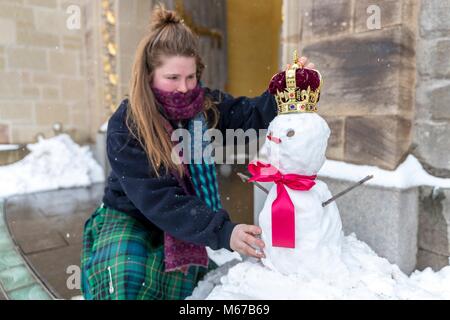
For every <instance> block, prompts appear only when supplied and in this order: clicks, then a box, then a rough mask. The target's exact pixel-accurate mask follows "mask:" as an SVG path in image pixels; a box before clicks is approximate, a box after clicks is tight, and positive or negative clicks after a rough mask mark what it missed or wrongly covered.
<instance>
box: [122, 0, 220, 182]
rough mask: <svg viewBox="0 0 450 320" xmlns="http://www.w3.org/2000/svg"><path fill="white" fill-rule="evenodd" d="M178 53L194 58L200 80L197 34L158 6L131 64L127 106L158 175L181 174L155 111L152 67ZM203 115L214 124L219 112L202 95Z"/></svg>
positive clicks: (134, 130)
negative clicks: (162, 169) (161, 173)
mask: <svg viewBox="0 0 450 320" xmlns="http://www.w3.org/2000/svg"><path fill="white" fill-rule="evenodd" d="M175 55H181V56H186V57H195V60H196V65H197V70H196V75H197V80H198V81H200V77H201V75H202V72H203V69H204V68H205V65H204V64H203V62H202V59H201V57H200V55H199V50H198V37H197V36H196V35H194V33H193V32H192V31H191V30H190V28H189V27H187V26H186V25H184V23H183V22H182V20H181V18H180V17H179V16H178V15H177V14H176V12H174V11H170V10H166V9H165V8H164V6H162V5H157V6H156V7H155V8H154V9H153V12H152V17H151V23H150V27H149V31H148V34H147V35H146V36H145V37H144V38H143V39H142V40H141V41H140V43H139V46H138V48H137V51H136V56H135V59H134V63H133V69H132V76H131V81H130V99H129V104H128V108H127V110H128V111H127V121H126V122H127V126H128V128H129V130H130V132H131V133H132V134H133V135H134V137H135V138H136V139H137V140H138V141H139V142H140V144H141V146H142V147H143V148H144V150H145V152H146V154H147V157H148V160H149V163H150V164H151V165H152V166H153V168H154V172H155V173H156V175H157V176H159V169H160V168H165V170H166V173H167V172H168V171H171V170H176V171H177V172H178V174H179V175H180V176H183V175H184V170H183V166H182V165H177V164H176V163H174V162H173V161H172V158H171V152H172V142H171V140H170V137H169V135H168V134H167V132H166V129H165V127H164V124H163V123H164V122H163V118H162V115H161V114H160V112H159V111H158V108H157V105H156V102H155V97H154V95H153V92H152V90H151V88H150V82H151V79H152V77H153V73H154V70H155V68H157V67H158V66H160V65H161V61H162V57H167V56H175ZM204 113H205V116H208V115H209V116H210V118H209V119H208V122H209V123H210V124H211V125H212V126H215V125H216V124H217V121H218V111H217V108H216V107H215V105H214V104H213V102H212V101H211V99H209V98H208V97H205V106H204Z"/></svg>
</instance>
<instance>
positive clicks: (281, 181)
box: [248, 161, 317, 248]
mask: <svg viewBox="0 0 450 320" xmlns="http://www.w3.org/2000/svg"><path fill="white" fill-rule="evenodd" d="M248 171H249V172H250V173H251V175H252V177H251V178H250V179H249V181H261V182H275V183H276V185H277V198H276V199H275V201H274V202H273V203H272V245H273V246H274V247H284V248H295V210H294V204H293V203H292V200H291V198H290V197H289V194H288V192H287V190H286V188H285V186H287V187H288V188H290V189H294V190H302V191H307V190H310V189H311V188H312V187H313V186H314V185H315V184H316V182H315V181H314V180H315V179H316V177H317V176H302V175H298V174H282V173H280V171H278V169H277V168H275V167H274V166H272V165H271V164H266V163H263V162H260V161H256V162H255V161H254V162H250V164H249V165H248Z"/></svg>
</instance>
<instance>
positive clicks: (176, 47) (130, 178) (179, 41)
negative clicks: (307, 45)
mask: <svg viewBox="0 0 450 320" xmlns="http://www.w3.org/2000/svg"><path fill="white" fill-rule="evenodd" d="M151 21H152V24H151V26H150V31H149V33H148V34H147V35H146V36H145V37H144V38H143V39H142V41H141V42H140V44H139V47H138V49H137V52H136V57H135V61H134V65H133V73H132V79H131V84H130V99H129V100H128V99H127V100H124V101H122V103H121V104H120V106H119V108H118V109H117V111H116V112H115V113H114V114H113V116H112V117H111V119H110V120H109V123H108V132H107V154H108V159H109V161H110V164H111V168H112V172H111V174H110V176H109V178H108V181H107V185H106V188H105V195H104V198H103V204H102V205H101V206H100V207H99V208H97V210H96V211H95V212H94V213H93V215H92V216H91V218H90V219H89V220H88V221H87V222H86V224H85V230H84V238H83V240H84V241H83V252H82V261H81V263H82V278H83V279H82V280H83V281H82V291H83V295H84V297H85V298H86V299H184V298H186V297H187V296H189V295H190V294H191V293H192V291H193V289H194V288H195V286H196V285H197V283H198V281H199V280H200V279H201V278H202V277H203V276H204V274H205V273H206V272H207V271H208V270H210V269H212V268H214V267H215V265H214V263H212V262H211V261H209V259H208V256H207V254H206V250H205V246H209V247H210V248H212V249H220V248H226V249H228V250H231V251H237V252H239V253H241V254H244V255H247V256H252V257H256V258H261V257H263V256H264V254H263V253H261V251H259V250H255V249H254V247H259V248H260V249H263V248H264V243H263V242H262V241H261V240H260V239H259V238H258V237H257V235H258V234H260V233H261V229H260V228H259V227H257V226H254V225H245V224H236V223H233V222H232V221H230V218H229V215H228V213H227V212H226V211H225V210H224V209H222V207H221V204H220V198H219V194H218V190H217V180H216V173H215V167H214V164H211V163H207V162H206V161H202V163H200V164H178V163H177V162H176V161H173V160H172V154H171V153H172V148H173V143H172V141H171V134H172V132H173V130H174V129H175V128H186V129H187V130H189V131H190V132H192V128H193V123H194V121H199V122H200V123H201V124H202V130H205V129H207V128H209V127H216V128H217V129H219V130H221V131H222V132H224V131H225V130H226V129H238V128H241V129H244V130H246V129H249V128H253V129H262V128H267V126H268V124H269V122H270V121H271V120H272V119H273V118H274V117H275V116H276V104H275V100H274V98H273V97H272V96H271V95H270V94H269V93H268V92H265V93H264V94H263V95H261V96H260V97H257V98H254V99H249V98H245V97H241V98H236V99H235V98H233V97H231V96H230V95H227V94H224V93H221V92H219V91H217V90H216V91H212V90H210V89H208V88H202V87H201V86H200V84H199V80H200V77H201V74H202V71H203V69H204V65H203V63H202V60H201V58H200V56H199V52H198V43H197V37H196V36H195V35H194V34H193V33H192V31H191V30H190V29H189V28H188V27H187V26H185V25H184V24H183V22H182V21H181V20H180V18H179V17H178V16H177V15H176V13H175V12H173V11H168V10H165V9H164V8H162V7H156V8H155V9H154V11H153V15H152V20H151ZM306 61H307V59H306V58H303V59H302V61H301V62H303V63H306ZM308 67H312V65H309V66H308Z"/></svg>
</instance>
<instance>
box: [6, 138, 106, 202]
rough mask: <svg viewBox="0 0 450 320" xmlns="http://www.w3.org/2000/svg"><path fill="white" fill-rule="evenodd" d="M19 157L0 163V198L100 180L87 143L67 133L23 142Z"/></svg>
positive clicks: (102, 177)
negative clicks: (24, 153) (22, 154)
mask: <svg viewBox="0 0 450 320" xmlns="http://www.w3.org/2000/svg"><path fill="white" fill-rule="evenodd" d="M27 148H28V149H29V150H30V151H31V152H30V153H29V154H28V155H27V156H26V157H25V158H23V159H22V160H20V161H18V162H16V163H13V164H11V165H7V166H0V181H3V182H4V183H2V184H0V198H1V197H8V196H11V195H16V194H24V193H32V192H38V191H45V190H54V189H59V188H71V187H85V186H89V185H91V184H93V183H96V182H103V181H104V172H103V169H102V167H101V166H100V165H99V164H98V163H97V162H96V161H95V160H94V158H93V156H92V153H91V151H90V150H89V147H88V146H83V147H81V146H79V145H78V144H76V143H75V142H74V141H73V140H72V139H71V138H70V136H69V135H67V134H61V135H58V136H56V137H53V138H49V139H40V140H39V142H37V143H35V144H29V145H27Z"/></svg>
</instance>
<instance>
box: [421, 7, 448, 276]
mask: <svg viewBox="0 0 450 320" xmlns="http://www.w3.org/2000/svg"><path fill="white" fill-rule="evenodd" d="M418 23H419V27H420V32H419V34H418V37H417V61H418V64H417V86H416V114H415V126H414V128H415V130H414V140H413V141H414V149H413V152H414V154H415V155H416V156H417V157H418V158H419V159H420V160H421V162H422V164H423V165H424V168H425V169H426V170H427V171H429V172H430V173H431V174H434V175H437V176H441V177H446V178H450V139H449V137H450V54H449V53H450V1H449V0H440V1H437V0H431V1H422V2H421V7H420V15H419V20H418ZM449 239H450V189H437V188H431V187H422V188H420V215H419V237H418V244H419V251H418V255H417V266H418V268H419V269H423V268H425V267H427V266H432V267H433V268H434V269H440V268H441V267H443V266H446V265H448V264H449V257H450V241H449Z"/></svg>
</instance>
